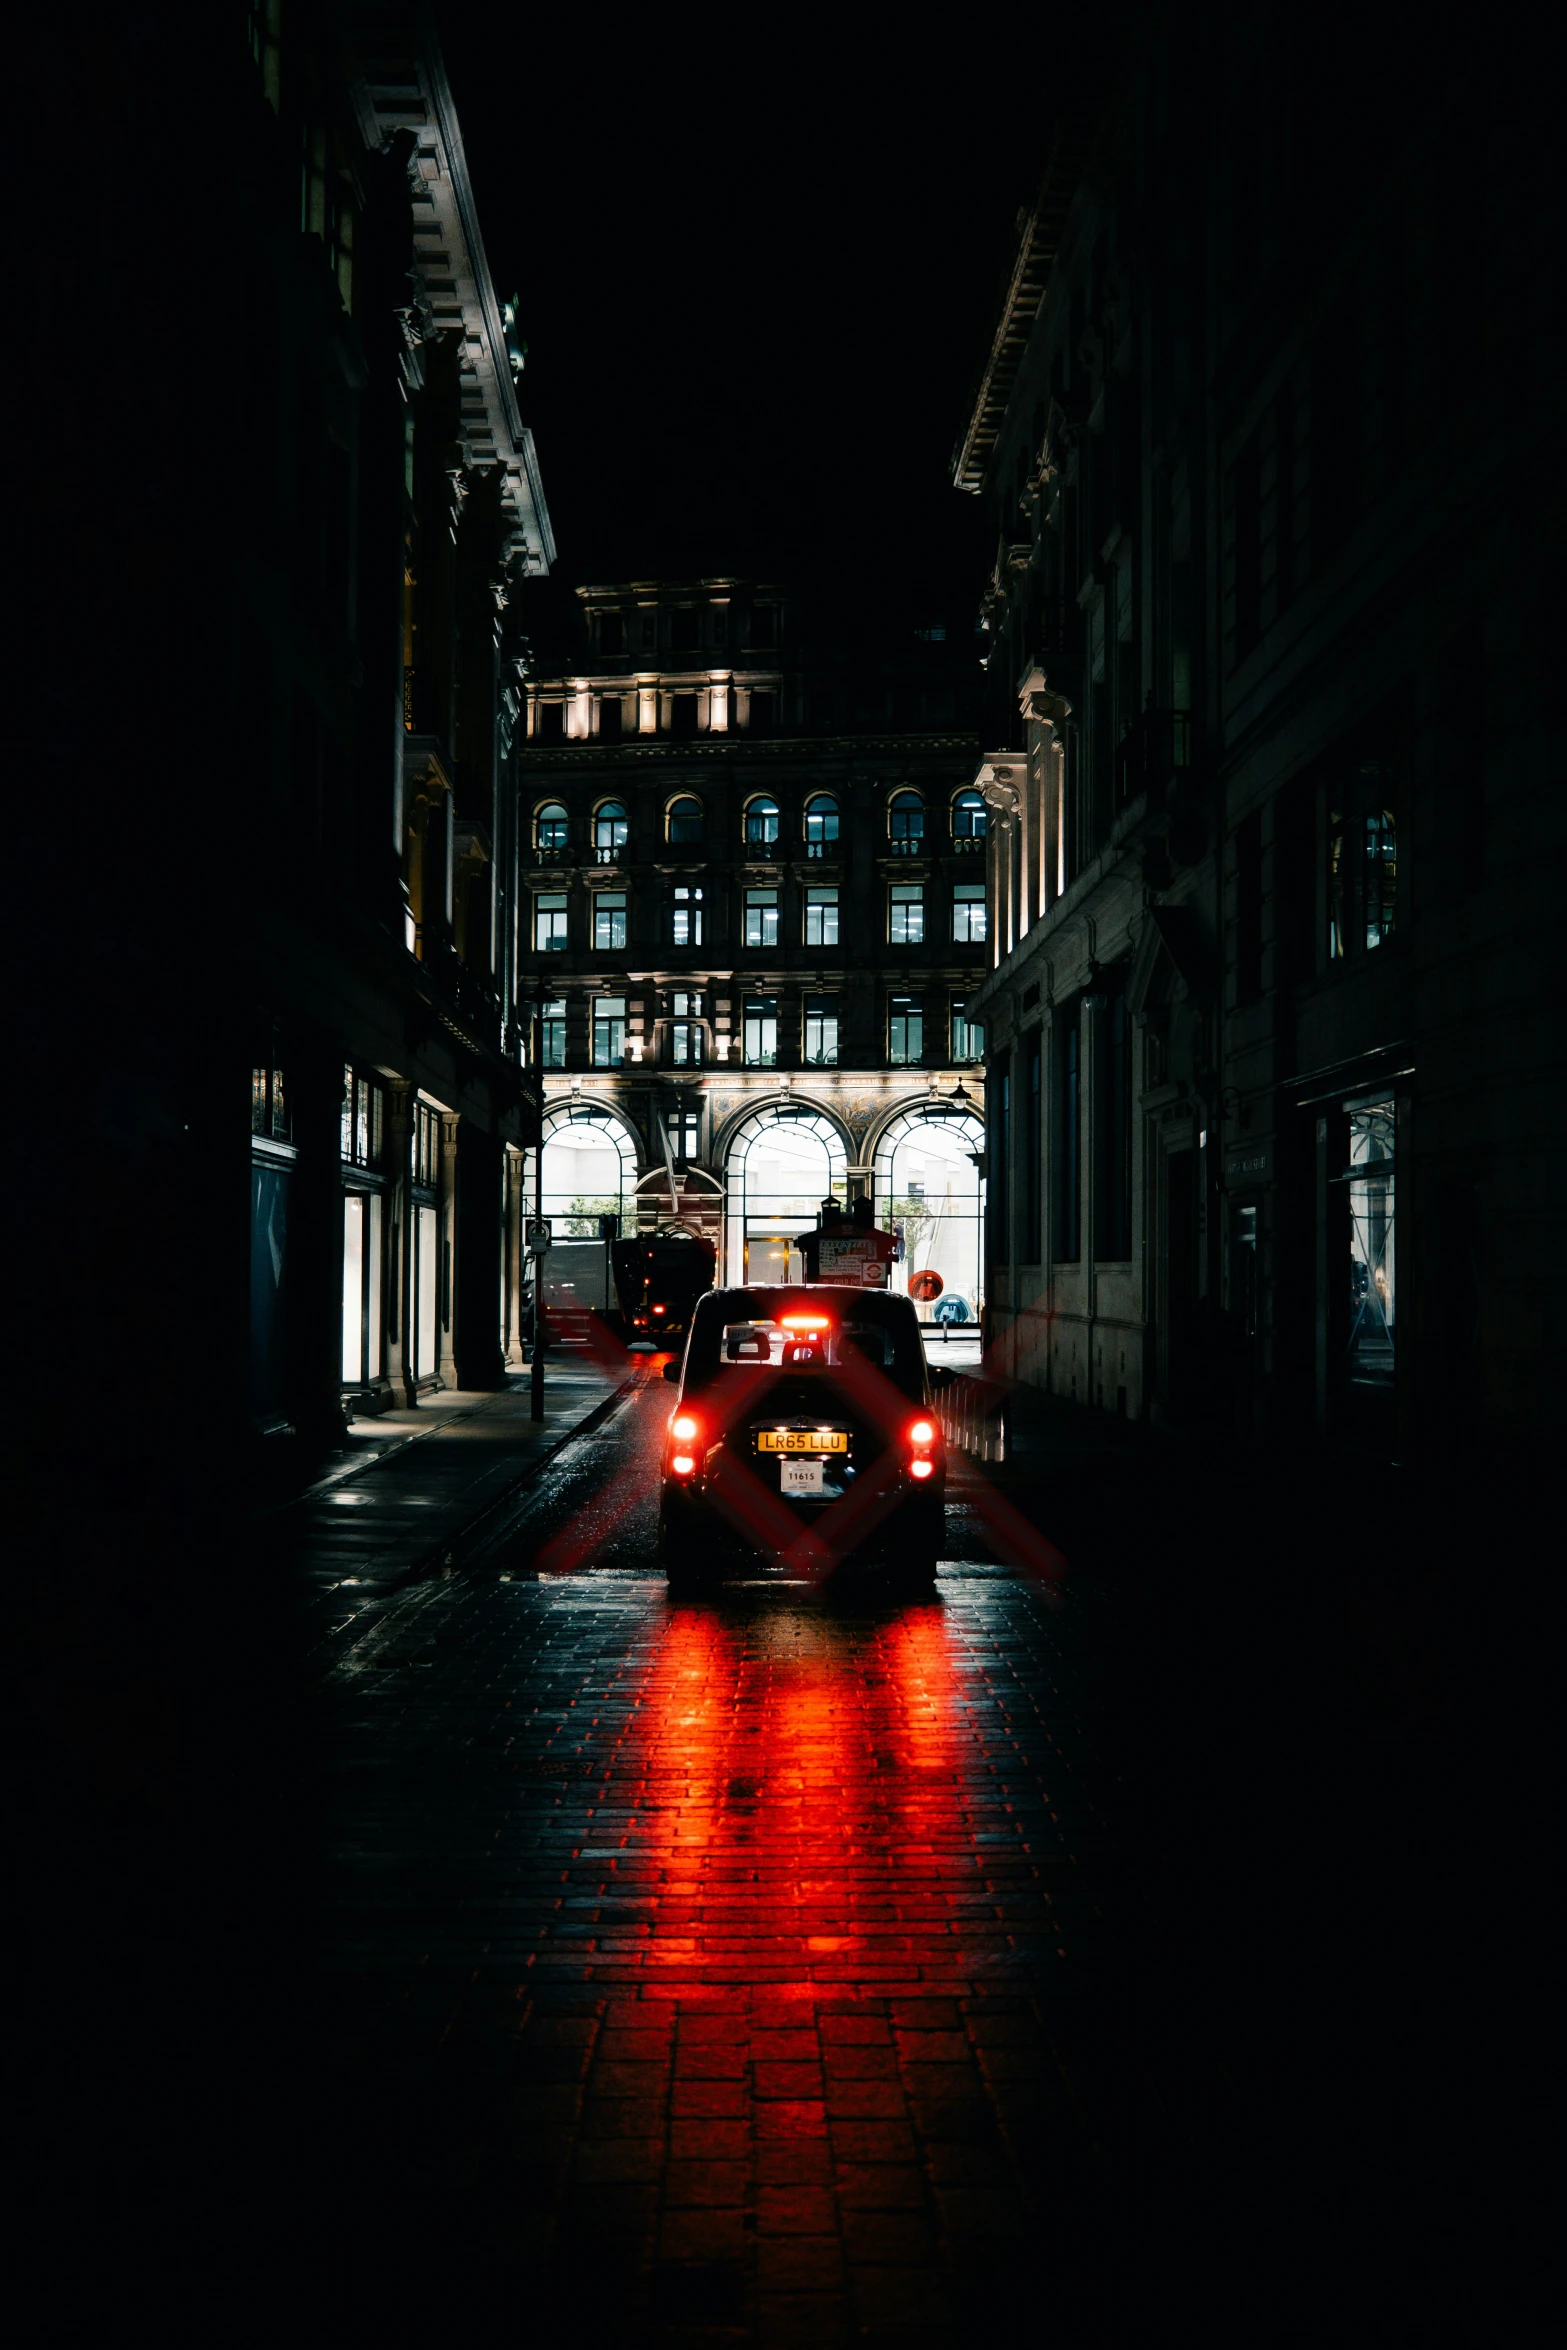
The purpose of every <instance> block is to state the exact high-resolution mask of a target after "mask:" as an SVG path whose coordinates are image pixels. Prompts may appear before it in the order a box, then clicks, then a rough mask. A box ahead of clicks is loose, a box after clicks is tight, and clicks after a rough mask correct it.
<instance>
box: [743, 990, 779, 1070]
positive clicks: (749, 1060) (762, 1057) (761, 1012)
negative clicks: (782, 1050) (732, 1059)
mask: <svg viewBox="0 0 1567 2350" xmlns="http://www.w3.org/2000/svg"><path fill="white" fill-rule="evenodd" d="M744 1036H745V1065H746V1067H747V1068H748V1069H776V1067H777V1066H778V998H777V997H776V996H771V995H753V996H747V997H746V999H745V1028H744Z"/></svg>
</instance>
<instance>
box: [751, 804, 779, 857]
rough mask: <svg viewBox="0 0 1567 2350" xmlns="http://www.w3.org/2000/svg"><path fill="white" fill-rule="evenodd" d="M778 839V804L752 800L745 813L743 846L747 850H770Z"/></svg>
mask: <svg viewBox="0 0 1567 2350" xmlns="http://www.w3.org/2000/svg"><path fill="white" fill-rule="evenodd" d="M777 838H778V802H777V801H776V800H768V799H760V800H752V801H751V803H750V805H749V806H748V807H747V809H746V812H745V845H746V847H747V848H748V849H768V848H771V847H772V846H773V845H774V843H775V842H776V841H777Z"/></svg>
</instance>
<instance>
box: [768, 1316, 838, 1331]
mask: <svg viewBox="0 0 1567 2350" xmlns="http://www.w3.org/2000/svg"><path fill="white" fill-rule="evenodd" d="M780 1319H781V1321H782V1323H783V1326H784V1328H785V1329H786V1330H830V1329H831V1328H832V1317H831V1315H830V1314H784V1315H781V1316H780Z"/></svg>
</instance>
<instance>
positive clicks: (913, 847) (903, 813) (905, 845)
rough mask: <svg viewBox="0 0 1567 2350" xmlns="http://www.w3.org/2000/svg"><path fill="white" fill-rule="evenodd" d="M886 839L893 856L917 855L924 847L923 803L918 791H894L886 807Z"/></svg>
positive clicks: (920, 853)
mask: <svg viewBox="0 0 1567 2350" xmlns="http://www.w3.org/2000/svg"><path fill="white" fill-rule="evenodd" d="M887 839H888V842H889V844H890V846H891V849H892V853H893V855H894V856H895V857H918V856H920V855H922V854H923V852H924V848H925V803H924V801H923V800H922V799H921V798H920V796H919V793H918V792H914V791H900V792H894V793H893V795H892V800H891V803H890V805H889V807H888V809H887Z"/></svg>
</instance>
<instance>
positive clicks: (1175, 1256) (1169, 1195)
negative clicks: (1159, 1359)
mask: <svg viewBox="0 0 1567 2350" xmlns="http://www.w3.org/2000/svg"><path fill="white" fill-rule="evenodd" d="M1196 1169H1197V1158H1196V1153H1195V1152H1193V1151H1190V1150H1182V1151H1172V1152H1171V1153H1170V1154H1169V1156H1168V1157H1167V1158H1166V1159H1165V1162H1164V1218H1163V1223H1164V1345H1163V1348H1162V1350H1161V1351H1162V1353H1163V1356H1164V1380H1163V1386H1164V1403H1165V1411H1166V1415H1167V1416H1168V1417H1169V1418H1170V1419H1171V1420H1190V1419H1191V1418H1193V1417H1194V1415H1195V1407H1196V1403H1197V1398H1196V1395H1195V1393H1194V1391H1193V1377H1194V1363H1193V1341H1194V1338H1195V1335H1196V1330H1195V1325H1196V1313H1197V1186H1196Z"/></svg>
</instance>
